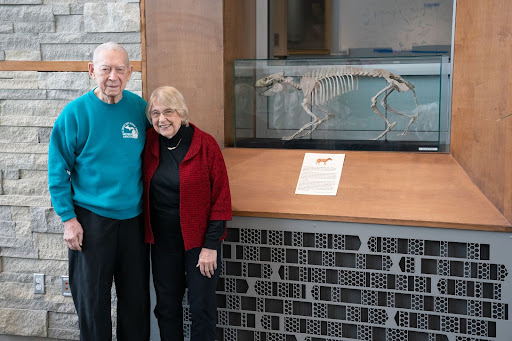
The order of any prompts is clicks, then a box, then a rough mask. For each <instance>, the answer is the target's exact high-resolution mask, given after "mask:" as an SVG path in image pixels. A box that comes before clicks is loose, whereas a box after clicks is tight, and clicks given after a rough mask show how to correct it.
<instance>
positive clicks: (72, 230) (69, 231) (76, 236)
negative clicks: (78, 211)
mask: <svg viewBox="0 0 512 341" xmlns="http://www.w3.org/2000/svg"><path fill="white" fill-rule="evenodd" d="M83 238H84V230H83V229H82V225H80V223H79V222H78V220H77V219H76V218H72V219H69V220H67V221H65V222H64V240H65V241H66V244H68V247H69V248H70V249H71V250H77V251H82V240H83Z"/></svg>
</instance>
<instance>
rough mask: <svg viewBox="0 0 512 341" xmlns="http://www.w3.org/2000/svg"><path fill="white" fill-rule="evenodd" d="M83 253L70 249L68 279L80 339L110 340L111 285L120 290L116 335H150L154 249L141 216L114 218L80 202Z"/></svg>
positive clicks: (137, 340)
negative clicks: (150, 266) (113, 283)
mask: <svg viewBox="0 0 512 341" xmlns="http://www.w3.org/2000/svg"><path fill="white" fill-rule="evenodd" d="M75 212H76V214H77V219H78V221H79V222H80V224H81V225H82V228H83V230H84V238H83V245H82V252H79V251H74V250H69V284H70V287H71V294H72V295H73V301H74V303H75V308H76V311H77V313H78V322H79V325H80V340H82V341H111V340H112V322H111V315H110V311H111V294H110V292H111V288H112V279H114V280H115V284H116V293H117V340H119V341H128V340H133V341H144V340H149V333H150V330H149V311H150V304H149V248H148V246H147V244H145V243H144V224H143V219H142V215H140V216H138V217H135V218H132V219H127V220H115V219H109V218H105V217H102V216H99V215H97V214H95V213H93V212H91V211H89V210H86V209H84V208H81V207H75Z"/></svg>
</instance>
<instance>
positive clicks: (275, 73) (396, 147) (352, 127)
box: [234, 56, 451, 152]
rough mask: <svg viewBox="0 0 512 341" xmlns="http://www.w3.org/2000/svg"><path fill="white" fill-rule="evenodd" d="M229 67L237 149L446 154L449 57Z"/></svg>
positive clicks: (268, 62)
mask: <svg viewBox="0 0 512 341" xmlns="http://www.w3.org/2000/svg"><path fill="white" fill-rule="evenodd" d="M234 67H235V70H234V74H235V89H234V98H235V147H255V148H297V149H330V150H386V151H420V152H421V151H424V152H448V151H449V132H450V99H451V86H450V72H451V65H450V62H449V58H448V57H447V56H428V57H398V58H397V57H393V58H366V59H364V58H358V59H329V58H325V59H286V60H261V59H260V60H236V61H235V63H234Z"/></svg>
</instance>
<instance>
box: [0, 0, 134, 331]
mask: <svg viewBox="0 0 512 341" xmlns="http://www.w3.org/2000/svg"><path fill="white" fill-rule="evenodd" d="M85 1H87V0H85ZM85 1H84V0H4V1H0V63H1V62H2V61H4V60H5V61H14V60H16V61H62V63H63V65H64V63H65V61H89V60H91V58H92V51H93V50H94V48H95V47H96V46H97V45H99V44H101V43H104V42H107V41H115V42H118V43H121V44H122V45H123V46H124V47H125V48H126V49H127V51H128V53H129V55H130V59H131V60H133V61H140V60H141V34H140V8H139V6H140V4H139V2H138V1H129V0H128V1H120V2H114V1H101V2H90V3H89V2H85ZM91 1H93V0H91ZM57 71H58V70H56V71H55V72H37V71H0V335H1V334H3V335H23V336H35V337H43V338H55V339H68V340H76V339H78V335H79V334H78V325H77V318H76V314H75V310H74V306H73V303H72V300H71V298H70V297H66V296H63V295H62V292H61V276H62V275H67V249H66V246H65V243H64V241H63V240H62V230H63V228H62V223H61V221H60V218H59V217H58V216H56V214H55V212H54V211H53V209H52V207H51V201H50V195H49V192H48V178H47V162H48V156H47V152H48V142H49V137H50V134H51V130H52V126H53V123H54V122H55V119H56V118H57V117H58V115H59V113H60V112H61V110H62V108H63V107H64V105H66V103H68V102H69V101H71V100H72V99H74V98H76V97H78V96H80V95H82V94H84V93H85V92H87V91H89V90H90V89H92V88H93V87H94V85H95V83H94V82H92V81H91V80H90V79H89V76H88V74H87V73H86V72H57ZM127 89H128V90H132V91H134V92H135V93H137V94H139V95H141V94H142V78H141V73H140V72H135V73H134V74H133V76H132V79H131V80H130V82H129V83H128V86H127ZM34 273H43V274H45V288H46V291H45V294H34V284H33V274H34ZM112 300H113V303H115V292H114V290H113V295H112ZM112 312H113V315H114V316H115V307H114V306H113V308H112ZM114 325H115V322H114Z"/></svg>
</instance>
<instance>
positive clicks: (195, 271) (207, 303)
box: [151, 215, 221, 341]
mask: <svg viewBox="0 0 512 341" xmlns="http://www.w3.org/2000/svg"><path fill="white" fill-rule="evenodd" d="M151 226H152V228H153V234H154V236H155V243H154V244H153V245H152V246H151V263H152V269H153V283H154V286H155V292H156V298H157V304H156V307H155V316H156V318H157V319H158V326H159V328H160V339H161V340H162V341H176V340H183V308H182V302H183V297H184V293H185V287H188V303H189V305H190V313H191V319H192V327H191V330H190V340H191V341H214V340H215V338H216V324H217V296H216V288H217V280H218V278H219V273H220V265H221V252H220V249H219V250H217V270H216V271H215V274H214V275H213V276H212V278H208V277H205V276H203V275H202V274H201V272H200V271H199V268H197V267H196V265H197V261H198V260H199V253H200V252H201V248H194V249H191V250H188V251H185V246H184V244H183V237H182V235H181V229H180V221H179V215H167V216H159V217H157V218H156V219H155V217H153V216H152V219H151Z"/></svg>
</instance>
